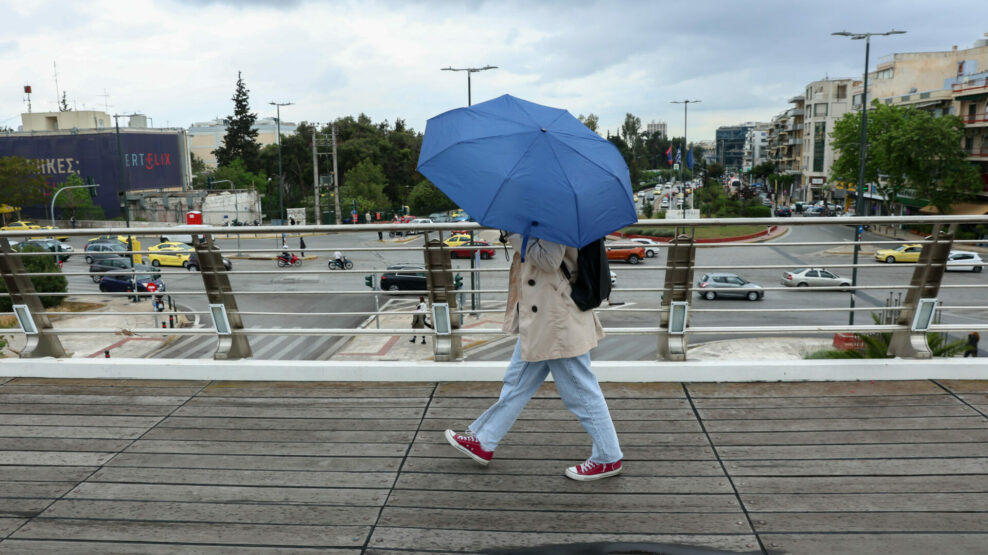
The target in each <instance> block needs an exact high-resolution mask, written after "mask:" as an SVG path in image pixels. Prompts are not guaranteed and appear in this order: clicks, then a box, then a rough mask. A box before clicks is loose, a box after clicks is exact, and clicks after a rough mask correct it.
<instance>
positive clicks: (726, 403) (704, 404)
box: [693, 392, 957, 409]
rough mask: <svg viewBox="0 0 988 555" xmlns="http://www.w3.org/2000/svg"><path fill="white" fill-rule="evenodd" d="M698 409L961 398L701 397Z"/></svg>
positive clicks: (898, 403) (870, 404)
mask: <svg viewBox="0 0 988 555" xmlns="http://www.w3.org/2000/svg"><path fill="white" fill-rule="evenodd" d="M693 403H694V404H695V405H696V407H697V408H698V409H729V408H738V409H740V408H788V407H802V408H812V407H888V406H912V405H929V406H936V405H955V404H957V399H955V398H954V397H952V396H951V395H947V394H946V393H943V392H941V393H940V394H938V395H882V396H879V395H861V396H853V397H834V396H827V397H755V398H747V397H723V398H722V397H698V398H696V399H693Z"/></svg>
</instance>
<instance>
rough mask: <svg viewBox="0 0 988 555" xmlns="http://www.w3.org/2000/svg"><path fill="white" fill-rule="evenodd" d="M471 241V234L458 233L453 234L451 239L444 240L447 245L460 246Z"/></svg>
mask: <svg viewBox="0 0 988 555" xmlns="http://www.w3.org/2000/svg"><path fill="white" fill-rule="evenodd" d="M469 242H470V235H468V234H458V235H453V236H451V237H450V238H449V239H446V240H445V241H443V243H444V244H445V245H446V246H447V247H459V246H461V245H465V244H467V243H469Z"/></svg>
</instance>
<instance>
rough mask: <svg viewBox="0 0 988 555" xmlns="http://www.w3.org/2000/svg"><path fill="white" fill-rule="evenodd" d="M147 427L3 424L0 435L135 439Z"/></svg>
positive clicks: (0, 427)
mask: <svg viewBox="0 0 988 555" xmlns="http://www.w3.org/2000/svg"><path fill="white" fill-rule="evenodd" d="M146 431H147V428H123V427H118V428H99V427H90V426H3V425H0V437H51V438H92V439H136V438H138V437H140V436H141V434H143V433H144V432H146Z"/></svg>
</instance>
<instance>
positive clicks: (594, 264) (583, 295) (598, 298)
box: [560, 238, 611, 311]
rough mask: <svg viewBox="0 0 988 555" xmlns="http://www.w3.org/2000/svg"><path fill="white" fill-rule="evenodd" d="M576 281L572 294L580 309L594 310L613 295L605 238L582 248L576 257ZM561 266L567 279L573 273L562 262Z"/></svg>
mask: <svg viewBox="0 0 988 555" xmlns="http://www.w3.org/2000/svg"><path fill="white" fill-rule="evenodd" d="M576 267H577V274H576V281H575V282H573V291H572V292H571V293H570V296H571V297H573V301H574V302H576V306H578V307H580V310H583V311H586V310H592V309H594V308H597V307H598V306H600V303H601V302H603V301H604V299H606V298H608V297H610V296H611V267H610V265H609V264H608V263H607V251H606V250H604V239H602V238H601V239H597V240H596V241H593V242H592V243H589V244H587V245H586V246H584V247H582V248H580V250H579V254H578V255H577V257H576ZM560 268H561V269H562V270H563V275H565V276H566V279H571V276H572V274H571V273H570V271H569V269H568V268H566V263H565V262H564V263H562V264H561V265H560Z"/></svg>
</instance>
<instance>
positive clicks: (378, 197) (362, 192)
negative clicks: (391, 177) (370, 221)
mask: <svg viewBox="0 0 988 555" xmlns="http://www.w3.org/2000/svg"><path fill="white" fill-rule="evenodd" d="M387 185H388V180H387V178H386V177H385V176H384V171H382V170H381V166H378V165H377V164H375V163H374V162H371V161H370V160H364V161H362V162H360V163H359V164H357V165H356V167H354V168H353V169H352V170H350V172H349V173H348V174H347V181H346V185H344V186H342V187H340V200H341V201H342V203H343V206H344V207H350V206H352V205H353V202H354V201H356V203H357V212H358V213H360V214H363V213H364V212H365V211H371V210H378V209H381V208H386V207H389V206H390V201H389V200H388V197H387V195H385V194H384V189H385V187H387ZM347 211H348V210H347Z"/></svg>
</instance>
